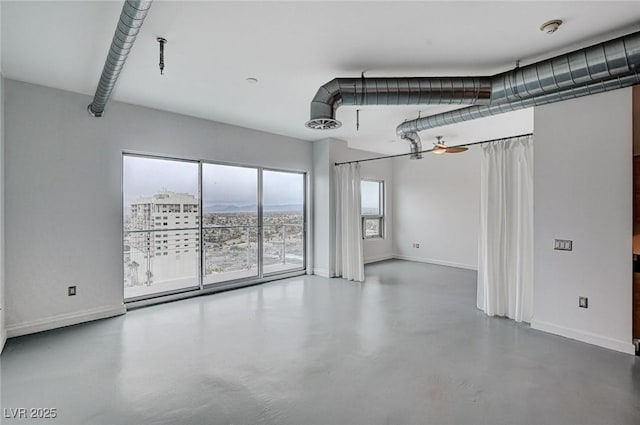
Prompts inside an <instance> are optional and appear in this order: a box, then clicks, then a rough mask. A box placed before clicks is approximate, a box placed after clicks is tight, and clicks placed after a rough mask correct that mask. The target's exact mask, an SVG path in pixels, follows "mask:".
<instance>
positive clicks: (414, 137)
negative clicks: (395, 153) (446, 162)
mask: <svg viewBox="0 0 640 425" xmlns="http://www.w3.org/2000/svg"><path fill="white" fill-rule="evenodd" d="M400 138H401V139H403V140H406V141H407V142H409V145H410V148H411V156H409V159H422V158H423V157H422V153H421V152H422V142H421V141H420V136H418V133H416V132H413V131H412V132H409V133H403V134H402V135H400Z"/></svg>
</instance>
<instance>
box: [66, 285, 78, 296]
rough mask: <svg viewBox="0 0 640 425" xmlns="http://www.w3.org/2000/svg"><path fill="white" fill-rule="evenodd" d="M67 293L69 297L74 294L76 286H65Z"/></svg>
mask: <svg viewBox="0 0 640 425" xmlns="http://www.w3.org/2000/svg"><path fill="white" fill-rule="evenodd" d="M67 293H68V294H69V296H70V297H73V296H74V295H75V294H76V287H75V286H69V287H68V288H67Z"/></svg>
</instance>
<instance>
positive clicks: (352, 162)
mask: <svg viewBox="0 0 640 425" xmlns="http://www.w3.org/2000/svg"><path fill="white" fill-rule="evenodd" d="M528 136H533V133H527V134H519V135H517V136H509V137H501V138H500V139H491V140H483V141H481V142H472V143H465V144H464V145H451V146H447V147H449V148H454V147H455V148H458V147H460V148H462V147H467V146H473V145H482V144H484V143H491V142H502V141H505V140H510V139H518V138H520V137H528ZM432 150H433V148H431V149H427V150H424V151H420V152H407V153H399V154H396V155H387V156H377V157H375V158H367V159H359V160H357V161H345V162H335V163H334V165H343V164H359V163H361V162H367V161H377V160H379V159H389V158H398V157H401V156H408V155H415V154H419V153H428V152H431V151H432Z"/></svg>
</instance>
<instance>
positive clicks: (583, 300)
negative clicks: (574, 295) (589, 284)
mask: <svg viewBox="0 0 640 425" xmlns="http://www.w3.org/2000/svg"><path fill="white" fill-rule="evenodd" d="M578 307H580V308H589V298H587V297H580V298H578Z"/></svg>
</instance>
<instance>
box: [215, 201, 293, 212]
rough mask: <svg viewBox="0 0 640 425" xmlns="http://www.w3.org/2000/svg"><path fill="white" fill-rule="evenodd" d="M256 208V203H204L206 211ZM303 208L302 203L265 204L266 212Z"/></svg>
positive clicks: (241, 210)
mask: <svg viewBox="0 0 640 425" xmlns="http://www.w3.org/2000/svg"><path fill="white" fill-rule="evenodd" d="M255 210H256V205H255V204H236V203H211V204H206V205H204V212H205V213H234V212H238V213H240V212H253V211H255ZM302 210H303V205H302V204H267V205H265V206H264V212H302Z"/></svg>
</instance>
